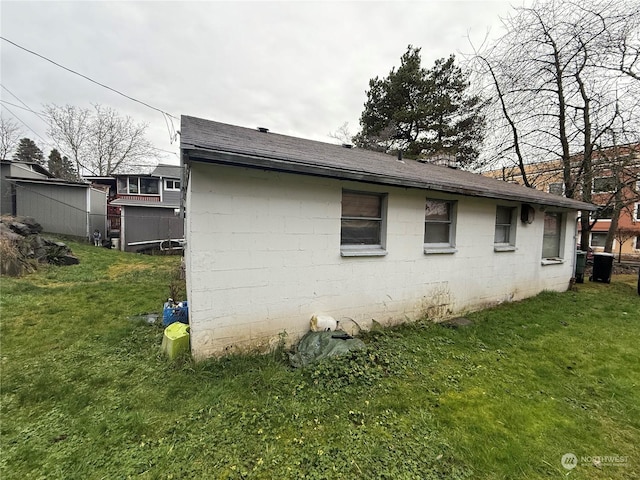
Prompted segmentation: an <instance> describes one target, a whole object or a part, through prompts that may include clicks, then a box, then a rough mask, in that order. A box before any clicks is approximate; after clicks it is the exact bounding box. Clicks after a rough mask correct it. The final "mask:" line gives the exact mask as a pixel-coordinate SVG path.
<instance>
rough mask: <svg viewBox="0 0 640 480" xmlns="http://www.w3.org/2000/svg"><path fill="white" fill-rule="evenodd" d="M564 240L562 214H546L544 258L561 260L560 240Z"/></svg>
mask: <svg viewBox="0 0 640 480" xmlns="http://www.w3.org/2000/svg"><path fill="white" fill-rule="evenodd" d="M561 238H562V214H561V213H553V212H552V213H545V214H544V233H543V240H542V258H544V259H555V260H558V259H560V254H561V251H560V239H561Z"/></svg>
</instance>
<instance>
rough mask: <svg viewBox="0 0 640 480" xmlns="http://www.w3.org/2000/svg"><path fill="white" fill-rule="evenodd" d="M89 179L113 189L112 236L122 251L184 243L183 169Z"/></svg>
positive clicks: (170, 167)
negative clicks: (182, 213) (181, 200)
mask: <svg viewBox="0 0 640 480" xmlns="http://www.w3.org/2000/svg"><path fill="white" fill-rule="evenodd" d="M85 178H86V179H87V180H89V181H91V182H92V183H94V184H97V185H105V186H108V187H109V205H108V211H109V230H108V236H109V237H110V238H111V239H112V241H113V242H114V243H115V244H117V245H118V248H120V249H122V250H125V251H129V252H137V251H143V250H146V249H149V248H153V247H162V248H166V247H167V246H168V245H170V244H171V242H172V241H175V240H179V241H182V240H183V238H184V223H183V220H182V217H181V216H180V198H181V187H180V185H181V183H180V182H181V167H180V166H178V165H162V164H161V165H157V166H156V167H151V168H149V170H148V171H147V172H143V171H138V172H137V173H135V174H134V173H129V174H120V175H113V176H111V177H85Z"/></svg>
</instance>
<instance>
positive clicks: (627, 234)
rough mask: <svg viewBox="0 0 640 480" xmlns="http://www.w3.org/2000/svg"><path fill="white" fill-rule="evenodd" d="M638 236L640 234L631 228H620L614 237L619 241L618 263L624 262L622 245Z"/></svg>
mask: <svg viewBox="0 0 640 480" xmlns="http://www.w3.org/2000/svg"><path fill="white" fill-rule="evenodd" d="M636 235H638V232H637V231H635V230H633V229H631V228H618V229H616V231H615V234H614V237H615V239H616V240H617V241H618V263H620V262H621V261H622V244H623V243H624V242H626V241H627V240H630V239H632V238H634V237H635V236H636Z"/></svg>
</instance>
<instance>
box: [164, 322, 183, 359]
mask: <svg viewBox="0 0 640 480" xmlns="http://www.w3.org/2000/svg"><path fill="white" fill-rule="evenodd" d="M161 348H162V351H163V352H164V353H166V354H167V356H168V357H169V360H173V359H174V358H176V357H177V356H178V355H180V354H181V353H183V352H188V351H189V325H185V324H184V323H180V322H175V323H172V324H171V325H169V326H168V327H167V328H165V329H164V336H163V337H162V347H161Z"/></svg>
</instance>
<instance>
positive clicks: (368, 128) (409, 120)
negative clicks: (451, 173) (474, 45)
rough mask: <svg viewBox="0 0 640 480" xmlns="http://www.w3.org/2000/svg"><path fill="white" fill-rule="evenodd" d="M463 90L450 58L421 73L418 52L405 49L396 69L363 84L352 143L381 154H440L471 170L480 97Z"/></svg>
mask: <svg viewBox="0 0 640 480" xmlns="http://www.w3.org/2000/svg"><path fill="white" fill-rule="evenodd" d="M468 87H469V81H468V76H467V75H466V74H465V73H464V72H463V71H462V69H461V68H460V67H458V66H457V65H456V64H455V57H454V56H453V55H451V56H450V57H449V58H448V59H440V60H437V61H436V62H435V64H434V66H433V68H431V69H425V68H423V67H422V65H421V58H420V48H416V47H413V46H411V45H409V47H408V48H407V51H406V52H405V53H404V55H402V57H401V59H400V67H399V68H398V69H397V70H396V69H395V67H394V68H392V69H391V72H389V75H388V76H387V77H386V78H383V79H380V78H378V77H376V78H373V79H371V80H370V81H369V90H368V91H367V101H366V103H365V108H364V111H363V112H362V115H361V117H360V126H361V127H362V130H361V132H360V133H359V134H358V135H356V137H355V142H356V144H357V145H358V146H360V147H363V148H370V149H375V150H382V151H385V152H390V151H394V150H402V151H403V153H404V154H405V155H406V156H407V157H409V158H418V157H430V156H439V155H444V156H447V157H452V158H455V159H456V160H457V161H458V162H459V163H460V165H462V166H466V167H471V166H474V165H475V163H476V162H477V159H478V155H479V150H480V147H481V144H482V140H483V137H484V117H483V115H482V112H481V108H482V100H481V98H480V97H478V96H476V95H471V94H470V93H469V92H468Z"/></svg>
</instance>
